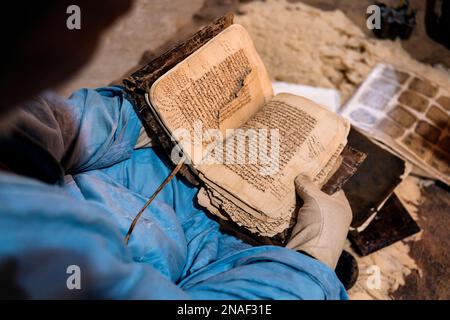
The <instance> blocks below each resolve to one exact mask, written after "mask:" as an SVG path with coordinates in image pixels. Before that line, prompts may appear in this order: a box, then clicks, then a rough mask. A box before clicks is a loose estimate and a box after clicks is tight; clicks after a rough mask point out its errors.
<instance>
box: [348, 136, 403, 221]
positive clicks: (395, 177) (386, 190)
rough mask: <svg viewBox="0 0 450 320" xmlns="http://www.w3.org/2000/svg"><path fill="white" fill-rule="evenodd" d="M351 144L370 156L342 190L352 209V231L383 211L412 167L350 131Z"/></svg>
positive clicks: (364, 137)
mask: <svg viewBox="0 0 450 320" xmlns="http://www.w3.org/2000/svg"><path fill="white" fill-rule="evenodd" d="M348 141H349V144H350V145H352V146H354V147H355V148H356V149H358V150H361V151H362V152H364V153H365V154H367V157H366V159H365V161H364V162H363V163H362V164H361V167H360V170H358V171H357V172H356V173H355V175H354V176H353V177H352V179H350V180H349V181H348V182H347V184H346V185H345V186H344V187H343V189H344V191H345V194H346V196H347V199H348V201H349V203H350V206H351V207H352V212H353V220H352V227H353V228H359V227H361V226H362V225H363V224H365V223H367V222H368V221H367V220H368V219H369V218H371V217H372V216H373V215H374V214H375V213H376V212H377V211H378V210H379V209H381V207H382V205H383V204H384V202H385V201H386V200H387V199H388V198H389V197H390V196H391V194H392V193H393V192H394V189H395V188H396V187H397V186H398V185H399V184H400V183H401V182H402V181H403V179H404V178H405V177H406V176H407V175H408V174H409V172H410V170H411V166H410V165H409V164H408V163H406V162H405V161H404V160H402V159H401V158H399V157H397V156H396V155H394V154H393V153H392V152H390V151H389V150H387V149H386V148H383V147H381V146H380V145H379V144H377V143H375V142H374V141H372V140H371V139H370V138H369V137H367V136H366V135H364V134H363V133H361V132H360V131H358V130H357V129H355V128H352V129H351V130H350V134H349V136H348Z"/></svg>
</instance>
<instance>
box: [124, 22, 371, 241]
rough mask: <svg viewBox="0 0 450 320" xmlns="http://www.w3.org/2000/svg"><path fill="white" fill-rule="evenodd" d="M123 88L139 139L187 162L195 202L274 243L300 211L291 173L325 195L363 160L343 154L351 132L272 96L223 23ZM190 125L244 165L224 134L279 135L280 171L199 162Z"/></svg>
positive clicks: (238, 32)
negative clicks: (196, 188)
mask: <svg viewBox="0 0 450 320" xmlns="http://www.w3.org/2000/svg"><path fill="white" fill-rule="evenodd" d="M125 84H126V86H127V90H128V92H129V93H130V96H131V98H132V100H134V103H135V107H136V109H137V111H138V114H139V116H140V118H141V120H142V121H143V124H144V126H145V128H146V130H147V132H148V133H149V134H150V135H151V136H152V137H153V138H154V139H157V140H159V141H160V143H161V145H162V146H163V148H164V149H165V150H166V153H167V154H168V155H173V151H174V150H178V149H177V148H175V149H174V147H178V148H179V149H180V150H182V152H183V154H184V155H186V156H187V158H188V160H189V161H188V165H187V166H186V167H185V168H184V171H183V175H184V176H185V177H186V178H187V179H188V180H189V181H191V182H193V183H196V184H198V185H200V186H201V191H200V193H199V203H200V204H201V205H203V206H205V207H206V208H207V209H208V210H209V211H210V212H212V213H214V214H216V215H217V216H219V217H221V218H223V219H229V218H231V220H233V222H235V223H237V224H238V225H239V226H243V227H244V228H246V229H248V230H250V231H252V232H253V233H257V234H260V235H261V236H269V237H270V236H275V235H277V234H280V233H283V232H284V231H286V230H287V229H288V228H289V226H290V225H291V222H292V213H293V212H295V210H296V207H297V206H298V203H297V199H296V196H295V191H294V184H293V180H294V178H295V176H296V175H297V174H299V173H303V174H305V175H308V176H310V178H311V179H313V180H315V181H316V183H317V184H319V185H321V186H323V188H324V190H325V191H327V192H329V193H332V192H335V191H336V190H338V189H339V188H340V187H341V186H342V184H344V183H345V182H346V181H347V180H348V178H349V177H350V176H351V175H352V174H354V172H355V171H356V168H357V167H358V166H359V165H360V164H361V162H362V161H363V159H364V157H365V155H364V154H363V153H361V152H359V151H357V150H354V149H352V148H350V147H346V144H347V135H348V131H349V129H350V127H349V125H348V123H347V122H346V121H345V120H344V119H343V118H342V117H340V116H338V115H336V114H335V113H332V112H330V111H328V110H326V109H325V108H322V107H320V106H318V105H316V104H314V103H313V102H311V101H309V100H307V99H304V98H301V97H298V96H294V95H290V94H279V95H277V96H274V95H273V91H272V86H271V83H270V81H269V78H268V75H267V72H266V70H265V67H264V65H263V64H262V62H261V60H260V58H259V56H258V54H257V53H256V50H255V48H254V46H253V43H252V41H251V39H250V37H249V35H248V33H247V32H246V31H245V29H244V28H243V27H241V26H239V25H233V24H232V19H231V18H230V17H224V18H222V19H219V20H218V21H216V22H215V23H214V24H212V25H209V26H207V27H205V28H204V29H202V30H201V31H199V32H198V33H197V34H195V35H194V36H193V37H192V38H190V39H189V40H187V41H186V42H184V43H182V44H180V45H178V46H177V47H175V48H174V49H173V50H170V51H168V52H166V53H165V54H163V55H162V56H161V57H159V58H157V59H155V60H153V61H151V62H150V63H149V64H147V65H146V66H144V67H143V68H141V69H140V70H138V71H137V72H136V73H134V74H133V75H131V76H130V77H129V78H127V79H126V80H125ZM197 120H201V122H202V124H203V125H205V127H206V128H207V129H215V130H216V132H219V133H221V134H222V137H224V138H223V139H222V140H220V139H219V140H218V141H217V140H214V139H212V138H213V137H212V136H210V135H207V136H206V142H207V143H206V145H207V146H210V145H211V143H210V142H213V144H212V145H213V146H215V147H216V146H221V145H223V146H225V147H228V146H229V145H231V146H232V147H233V148H232V150H234V151H233V152H234V155H235V156H245V157H247V158H250V155H251V154H249V152H251V151H250V150H248V149H245V150H241V149H239V145H236V143H235V140H234V138H236V137H237V135H236V134H228V130H230V129H232V130H234V129H243V130H254V131H256V130H260V129H266V130H268V131H270V130H273V129H277V130H278V131H279V134H280V154H279V155H280V157H279V163H278V165H279V167H277V168H278V169H279V170H277V171H276V172H275V173H269V174H262V172H261V170H263V171H264V170H265V169H266V168H263V167H261V163H251V162H249V161H247V162H245V163H243V164H234V163H213V164H211V163H208V162H205V161H204V160H205V159H207V158H208V157H209V156H210V155H211V152H210V151H211V150H208V148H206V152H205V148H204V147H205V140H202V142H201V143H200V144H195V143H194V144H186V143H185V142H186V140H189V141H190V140H191V139H192V138H195V135H196V132H197V131H196V128H195V122H196V121H197ZM180 129H187V136H188V138H187V139H185V138H183V137H180V136H178V135H177V134H176V133H177V132H179V131H180ZM264 139H266V138H264ZM194 140H195V139H194ZM266 140H267V139H266ZM266 140H264V142H266V143H267V144H266V145H269V146H270V141H268V140H267V141H266ZM266 148H267V147H266ZM213 150H214V152H213V153H216V150H217V148H213ZM219 150H220V149H219ZM270 150H272V149H271V147H269V148H268V149H266V151H270ZM217 153H218V154H220V152H217ZM216 155H217V154H216ZM252 155H253V156H254V154H252ZM171 159H172V160H173V157H171ZM247 160H248V159H247ZM269 162H270V161H269ZM268 164H270V165H271V164H273V162H271V163H268ZM327 182H328V183H327ZM330 182H331V184H332V185H331V184H330Z"/></svg>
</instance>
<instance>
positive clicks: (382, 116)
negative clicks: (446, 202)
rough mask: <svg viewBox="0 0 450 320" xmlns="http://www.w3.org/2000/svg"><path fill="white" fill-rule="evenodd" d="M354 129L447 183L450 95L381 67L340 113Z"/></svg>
mask: <svg viewBox="0 0 450 320" xmlns="http://www.w3.org/2000/svg"><path fill="white" fill-rule="evenodd" d="M340 113H341V114H342V115H343V116H345V117H347V118H348V119H349V120H350V121H351V122H352V124H353V125H354V126H356V127H358V128H360V129H362V130H364V132H366V133H367V134H368V135H370V136H371V137H373V138H375V139H377V140H378V141H380V142H382V143H383V144H385V145H386V146H388V147H389V148H391V149H392V150H393V151H395V152H396V153H397V154H398V155H399V156H401V157H403V158H404V159H406V160H407V161H409V162H411V163H413V164H414V165H415V166H417V167H418V168H420V170H421V171H423V172H424V173H425V175H426V176H431V177H434V178H435V179H438V180H440V181H442V182H443V183H446V184H447V185H449V184H450V91H449V88H444V87H441V86H440V85H439V84H437V83H434V82H432V81H430V80H428V79H426V78H423V77H421V76H420V75H417V74H414V73H411V72H408V71H407V70H398V69H396V68H394V67H393V66H391V65H386V64H379V65H377V66H376V67H375V68H374V69H373V71H372V72H371V73H370V75H369V77H368V78H367V79H366V80H365V81H364V83H363V84H362V85H361V86H360V87H359V89H358V90H357V92H356V93H355V95H354V96H353V97H352V98H351V99H350V100H349V101H348V103H347V104H346V105H345V106H344V107H343V109H342V110H341V112H340Z"/></svg>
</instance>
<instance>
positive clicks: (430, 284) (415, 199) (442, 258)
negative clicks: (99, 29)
mask: <svg viewBox="0 0 450 320" xmlns="http://www.w3.org/2000/svg"><path fill="white" fill-rule="evenodd" d="M280 1H281V0H280ZM241 2H249V1H237V0H192V1H185V0H172V1H145V0H138V1H137V2H136V5H135V7H134V10H132V12H130V13H129V14H128V15H127V16H126V17H125V18H123V19H122V20H121V21H119V22H118V23H117V24H116V25H115V26H113V28H112V29H110V30H109V31H108V32H107V33H106V34H105V37H104V39H103V42H102V44H101V46H100V50H99V51H98V52H97V54H96V56H95V57H94V58H93V60H92V61H91V63H90V64H89V65H88V66H87V67H86V68H85V69H84V70H82V71H81V72H80V74H79V75H78V76H77V77H76V78H75V79H73V80H72V81H70V82H69V83H67V84H65V85H64V86H62V87H61V88H60V89H59V91H60V92H61V93H62V94H63V95H68V94H69V93H70V92H72V91H73V90H75V89H78V88H81V87H97V86H102V85H107V84H108V83H111V82H112V81H115V80H117V79H120V78H122V77H123V75H124V74H126V73H127V72H129V71H130V70H132V69H133V68H134V67H135V66H136V65H138V64H139V62H140V61H144V60H146V59H148V58H149V57H151V56H153V55H155V54H158V53H160V52H161V51H163V50H164V49H165V48H167V47H168V46H171V45H173V44H174V43H175V42H176V41H178V40H181V39H184V38H185V37H186V36H188V35H189V34H191V33H192V32H194V31H195V30H196V29H198V28H199V27H200V26H201V25H203V24H205V23H207V22H208V21H210V20H212V19H214V18H216V17H218V16H220V15H222V14H223V13H225V12H226V11H228V10H232V11H235V12H237V14H238V16H237V19H238V20H239V21H240V22H242V23H243V24H244V25H246V27H248V28H249V31H250V33H251V34H252V37H254V39H255V42H256V46H257V49H258V51H260V54H261V55H262V58H263V60H264V62H265V63H266V65H267V67H268V69H269V73H271V75H272V76H273V77H274V78H277V79H280V80H285V81H294V82H301V83H305V84H311V85H322V86H328V87H335V88H339V89H340V90H341V91H342V93H343V97H344V99H345V98H346V97H347V96H349V95H350V94H351V93H352V91H353V90H354V88H355V87H356V86H357V85H358V84H359V82H360V81H362V80H363V78H364V75H365V74H366V73H367V72H368V70H370V67H371V66H372V65H373V63H376V62H377V59H379V58H380V56H381V57H384V58H386V57H391V58H396V57H397V59H399V60H401V62H402V63H409V64H411V65H414V68H418V69H416V70H425V71H426V70H428V69H427V68H428V67H425V66H423V65H421V64H419V63H417V61H416V60H420V61H422V62H426V63H431V64H442V65H445V66H447V67H450V52H449V51H448V50H446V49H445V48H444V47H442V46H440V45H439V44H436V43H435V42H433V41H432V40H430V39H428V38H427V36H426V35H425V31H424V26H423V23H422V21H423V15H424V11H423V9H424V1H422V0H413V1H411V3H412V4H413V6H414V7H416V8H418V9H419V11H418V22H419V24H418V26H417V28H416V29H415V31H414V34H413V36H412V38H411V39H410V40H408V41H405V42H403V43H399V42H398V43H392V42H388V43H380V42H373V41H372V40H367V37H370V36H371V34H370V31H369V30H367V29H366V28H365V21H364V16H365V9H366V7H367V5H368V4H369V3H371V1H370V0H360V1H341V0H304V1H303V2H304V3H307V4H310V5H313V6H314V7H317V8H320V9H323V10H326V11H328V12H327V15H326V18H323V17H319V18H317V19H315V20H314V19H313V20H311V19H310V17H311V16H310V15H309V13H308V12H310V11H311V12H312V15H313V16H314V15H316V13H315V11H314V10H312V9H311V10H310V9H308V8H307V9H305V8H303V7H302V8H303V9H299V10H298V12H295V9H294V11H293V10H292V8H295V7H292V6H295V2H298V1H289V2H290V3H291V4H289V3H287V2H284V0H283V1H281V4H280V3H278V4H273V3H272V2H277V1H274V0H267V1H266V2H264V3H256V4H253V3H250V4H246V3H241ZM257 2H259V1H257ZM292 3H294V4H292ZM269 6H273V7H269ZM335 9H339V10H341V12H339V11H332V10H335ZM277 10H278V13H280V14H281V18H280V23H282V25H283V28H284V29H283V28H281V29H277V28H279V25H278V26H277V25H275V24H267V22H270V21H271V20H275V21H276V18H275V12H276V11H277ZM283 10H285V11H283ZM265 11H266V13H264V12H265ZM252 12H253V13H252ZM265 14H266V16H265ZM345 16H347V17H348V19H347V18H346V17H345ZM308 17H309V18H308ZM305 19H306V20H305ZM308 19H309V20H308ZM308 23H313V26H315V27H317V28H318V29H321V28H328V29H325V30H331V31H330V32H332V30H333V29H335V28H336V26H337V28H338V29H339V23H343V26H345V27H343V28H341V29H344V31H343V32H342V30H341V31H339V32H337V33H336V37H340V38H336V39H333V37H329V38H328V40H327V41H328V42H324V41H325V40H324V39H325V38H326V35H324V34H321V32H320V30H316V31H317V33H316V36H310V35H311V32H315V31H314V30H312V31H311V30H310V29H311V27H310V25H308ZM261 26H263V27H262V29H261ZM266 26H270V28H274V29H273V30H272V32H273V33H274V38H273V39H278V38H280V39H285V40H289V41H287V42H285V43H277V42H276V40H270V41H269V40H267V39H270V38H268V37H267V36H266V35H265V34H262V32H263V31H264V28H266ZM294 31H296V32H294ZM322 32H323V30H322ZM324 33H325V34H327V33H329V32H328V31H327V32H324ZM276 35H280V36H279V37H276ZM292 35H297V38H296V39H293V38H292ZM313 35H314V33H313ZM355 39H356V40H355ZM278 41H279V39H278ZM299 43H302V44H303V46H300V45H299ZM311 43H314V46H316V47H318V48H319V47H320V48H322V49H321V50H325V51H323V52H322V53H323V54H322V55H319V54H316V51H314V50H312V48H313V47H312V45H311ZM292 44H293V45H292ZM295 44H297V47H295V46H296V45H295ZM308 44H309V45H310V47H309V49H308V48H307V47H308ZM330 48H331V49H333V50H330ZM361 48H363V49H364V52H361V50H362V49H361ZM402 48H403V49H405V50H406V51H404V50H403V49H402ZM307 49H308V50H309V51H308V50H307ZM280 50H281V51H280ZM387 51H389V52H387ZM406 52H408V53H409V54H410V55H411V56H412V58H411V57H409V56H407V55H408V54H407V53H406ZM272 53H273V56H272ZM347 53H348V54H347ZM342 56H345V57H346V58H345V59H340V57H342ZM413 58H414V59H415V60H414V59H413ZM305 59H317V60H312V61H315V63H313V64H312V65H311V64H307V63H306V62H305V61H307V60H305ZM299 61H301V62H305V63H299ZM308 61H309V60H308ZM318 66H320V68H319V67H318ZM354 66H355V67H354ZM302 68H303V69H302ZM356 69H357V71H355V70H356ZM441 77H443V78H441V79H442V81H444V83H445V81H450V77H448V74H447V75H445V74H444V75H442V74H441ZM398 195H399V197H400V198H401V199H402V201H403V202H404V204H406V205H407V206H408V209H409V210H410V211H411V213H412V214H413V215H414V218H415V219H416V221H417V222H418V223H419V225H420V226H421V227H422V229H423V232H421V233H420V234H418V235H416V236H413V237H411V238H409V239H406V240H405V241H402V242H399V243H397V244H395V245H393V246H391V247H389V248H386V249H383V250H382V251H380V252H378V253H375V254H372V255H369V256H368V257H365V258H361V259H359V265H360V272H361V277H360V279H359V281H358V283H357V285H356V286H355V288H354V289H352V290H351V291H350V295H351V297H352V298H355V299H357V298H374V299H389V298H394V299H422V298H424V299H425V298H436V299H444V298H447V299H449V298H450V287H449V286H450V274H449V271H448V270H449V267H450V257H449V253H448V249H447V248H448V247H449V245H450V235H449V232H448V226H449V225H450V215H449V214H450V197H449V193H448V191H445V190H444V189H443V188H442V187H439V186H436V185H434V184H433V183H431V184H430V183H427V182H424V181H422V180H418V179H417V178H413V177H411V178H408V179H407V181H406V182H405V183H404V185H402V186H401V188H400V190H398ZM371 265H377V266H379V267H380V269H381V272H382V283H381V288H379V289H368V288H367V282H366V280H367V278H368V276H369V275H368V274H367V272H366V271H367V270H368V268H369V267H370V266H371Z"/></svg>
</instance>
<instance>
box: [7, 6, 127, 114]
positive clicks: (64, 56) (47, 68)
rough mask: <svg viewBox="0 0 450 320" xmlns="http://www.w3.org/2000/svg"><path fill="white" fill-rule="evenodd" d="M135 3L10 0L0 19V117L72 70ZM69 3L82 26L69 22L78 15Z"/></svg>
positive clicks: (54, 83)
mask: <svg viewBox="0 0 450 320" xmlns="http://www.w3.org/2000/svg"><path fill="white" fill-rule="evenodd" d="M131 4H132V0H107V1H104V0H103V1H101V0H70V1H68V0H46V1H20V0H15V1H10V2H9V4H8V6H7V7H8V9H7V10H6V9H3V15H2V19H1V20H0V29H1V31H0V33H1V35H2V37H1V39H2V41H3V43H2V49H1V51H2V53H1V57H2V58H1V76H0V79H1V82H0V88H1V94H0V118H1V117H3V116H4V115H5V114H6V112H7V111H9V110H11V108H13V107H14V106H16V105H18V104H20V103H21V102H24V101H26V100H27V99H29V98H31V97H32V96H33V95H35V94H38V93H39V92H41V91H43V90H45V89H49V88H52V87H55V86H58V85H61V84H62V83H63V82H64V81H65V80H67V79H69V78H70V77H71V76H73V75H74V73H75V72H76V71H77V70H79V69H80V67H81V66H82V65H83V64H85V63H86V62H87V61H88V60H89V58H90V57H91V55H92V54H93V52H94V51H95V49H96V47H97V44H98V42H99V39H100V36H101V34H102V31H104V30H105V29H106V28H107V27H108V26H110V25H111V24H112V23H113V22H114V21H115V20H116V19H117V18H118V17H119V16H121V15H123V14H124V13H125V12H127V11H128V10H129V9H130V7H131ZM71 5H76V6H78V7H79V9H80V16H79V17H80V20H79V21H80V22H81V24H80V27H81V29H69V28H68V27H67V21H68V19H69V25H70V22H73V21H74V20H71V19H72V18H74V17H73V16H72V15H73V14H74V13H75V11H72V10H70V9H69V10H68V8H69V6H71ZM72 8H73V7H72ZM68 12H69V13H68Z"/></svg>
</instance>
